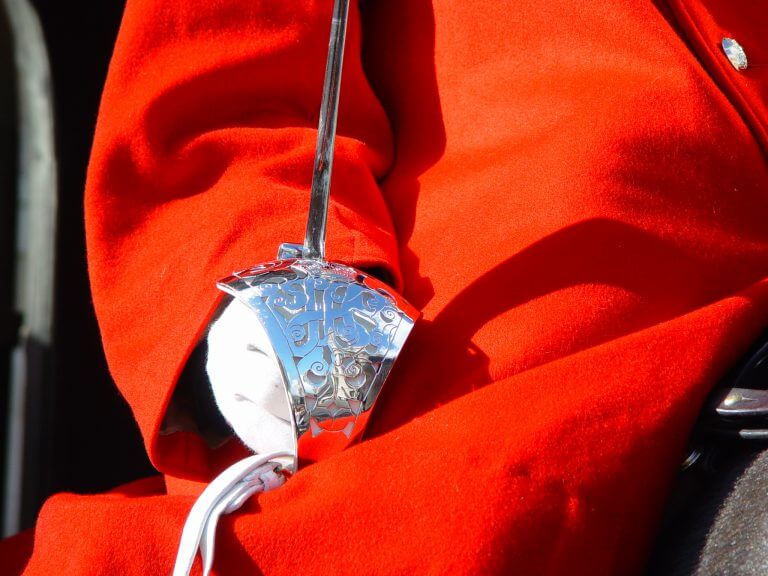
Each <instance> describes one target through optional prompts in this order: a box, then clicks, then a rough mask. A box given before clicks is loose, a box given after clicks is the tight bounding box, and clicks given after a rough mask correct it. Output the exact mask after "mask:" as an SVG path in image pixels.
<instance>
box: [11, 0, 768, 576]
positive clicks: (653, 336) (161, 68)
mask: <svg viewBox="0 0 768 576" xmlns="http://www.w3.org/2000/svg"><path fill="white" fill-rule="evenodd" d="M331 5H332V2H331V1H330V0H323V1H318V0H305V1H289V0H263V1H253V0H227V1H225V0H220V1H215V2H203V1H200V2H190V1H189V0H130V1H129V2H128V5H127V8H126V13H125V17H124V20H123V23H122V27H121V31H120V35H119V39H118V42H117V46H116V48H115V54H114V58H113V60H112V64H111V68H110V72H109V78H108V81H107V85H106V87H105V91H104V97H103V101H102V106H101V111H100V114H99V121H98V128H97V131H96V137H95V142H94V148H93V155H92V158H91V164H90V170H89V175H88V184H87V191H86V194H87V213H86V217H87V236H88V257H89V263H90V271H91V279H92V284H93V296H94V302H95V305H96V310H97V313H98V316H99V320H100V323H101V329H102V333H103V338H104V345H105V348H106V352H107V356H108V359H109V364H110V367H111V370H112V373H113V375H114V378H115V381H116V382H117V385H118V386H119V387H120V389H121V391H122V392H123V394H124V395H125V397H126V398H127V400H128V401H129V402H130V404H131V406H132V408H133V410H134V414H135V416H136V419H137V420H138V422H139V425H140V426H141V430H142V432H143V434H144V438H145V440H146V446H147V450H148V451H149V454H150V457H151V459H152V461H153V463H154V464H155V466H156V467H157V468H158V469H159V470H160V471H161V472H163V473H164V475H165V476H164V479H155V480H148V481H146V482H143V483H138V484H134V485H131V486H129V487H126V488H123V489H120V490H118V491H117V492H115V493H112V494H106V495H99V496H76V495H71V494H61V495H57V496H54V497H52V498H51V499H50V500H49V501H48V502H47V503H46V505H45V507H44V508H43V510H42V512H41V514H40V518H39V520H38V524H37V528H36V531H35V534H34V549H33V550H31V546H32V541H31V536H30V535H25V536H22V537H20V538H17V539H15V540H11V541H10V542H6V543H5V544H4V545H3V546H2V547H0V554H3V555H5V560H3V564H0V571H3V572H4V573H9V574H15V573H17V572H18V571H20V570H21V567H22V566H23V565H24V563H25V562H26V557H27V555H28V554H29V552H30V550H31V559H30V560H29V562H28V564H27V565H26V571H25V572H24V573H25V574H28V575H30V576H32V575H44V574H45V575H48V574H57V575H69V574H121V575H132V574H135V575H139V574H141V575H145V574H167V573H169V571H170V569H171V566H172V563H173V559H174V556H175V552H176V547H177V545H178V541H179V536H180V534H181V528H182V525H183V522H184V519H185V516H186V514H187V512H188V511H189V508H190V507H191V505H192V502H193V501H194V494H195V492H196V490H199V488H200V486H199V485H196V484H193V483H190V482H189V481H188V480H199V481H203V480H207V479H210V478H211V477H212V475H214V474H215V473H216V471H217V470H219V469H221V468H222V467H223V466H225V465H226V464H227V463H229V462H231V461H232V459H233V458H235V457H236V453H237V452H240V451H241V450H240V449H236V448H235V444H234V443H230V444H229V445H228V446H227V447H225V448H224V449H223V450H219V451H211V450H209V449H208V448H206V446H205V444H204V443H203V442H202V440H201V439H199V438H198V437H197V436H195V435H193V434H189V433H177V434H172V435H169V436H160V435H159V434H158V430H159V426H160V423H161V419H162V416H163V414H164V410H165V408H166V405H167V402H168V400H169V397H170V395H171V392H172V390H173V387H174V382H175V380H176V378H177V377H178V374H179V372H180V370H181V369H182V367H183V365H184V363H185V359H186V358H187V356H188V354H189V353H190V351H191V350H192V349H193V347H194V346H195V344H196V342H197V341H198V339H199V338H200V336H201V334H203V333H204V331H205V329H206V326H207V323H208V321H209V318H210V316H211V314H212V311H213V310H214V309H215V307H216V305H217V302H218V298H219V294H218V293H217V290H216V289H215V287H214V281H215V280H216V279H218V278H220V277H222V276H225V275H227V274H229V273H230V272H231V271H233V270H235V269H242V268H245V267H247V266H250V265H252V264H254V263H258V262H261V261H265V260H270V259H273V258H274V256H275V254H276V249H277V246H278V245H279V244H280V243H281V242H284V241H293V242H297V241H300V240H301V238H302V235H303V226H304V221H305V217H306V211H307V206H308V189H309V180H310V175H311V162H312V153H313V149H314V144H315V134H316V133H315V126H316V121H317V111H318V108H319V101H320V90H321V84H322V75H323V69H324V59H325V52H326V47H327V38H328V31H329V22H330V10H331ZM363 12H364V13H363V17H362V26H361V22H360V19H359V14H358V12H357V10H356V9H355V10H354V11H353V13H352V17H351V28H350V36H351V37H350V39H349V42H348V55H347V60H346V68H345V72H344V88H343V94H342V102H341V112H340V122H341V126H340V135H341V136H340V138H339V140H338V144H337V155H336V163H335V172H334V183H333V194H332V201H333V206H332V209H331V214H330V232H329V239H328V255H329V257H331V258H332V259H336V260H340V261H344V262H347V263H351V264H353V265H356V266H358V267H374V266H375V267H382V268H385V269H386V270H388V271H389V272H390V273H391V274H392V276H393V277H394V278H395V279H396V283H397V287H398V288H399V289H400V290H401V291H402V292H403V293H404V295H405V296H406V298H408V299H409V300H410V301H411V302H412V303H413V304H414V305H416V306H417V307H418V308H420V309H421V310H422V312H423V315H424V316H423V320H422V321H420V324H419V325H418V328H417V330H416V332H415V333H414V335H413V336H412V339H411V340H410V341H409V343H408V345H407V347H406V350H405V351H404V353H403V356H402V357H401V358H400V360H399V361H398V365H397V367H396V370H395V372H394V373H393V375H392V377H391V379H390V381H389V383H388V385H387V387H386V388H385V390H384V392H383V397H382V398H381V399H380V403H379V404H378V405H377V409H376V412H375V414H374V420H373V421H372V423H371V426H370V434H369V436H368V439H367V440H366V441H365V442H363V443H362V444H360V445H358V446H356V447H354V448H352V449H349V450H347V451H345V452H343V453H342V454H340V455H338V456H335V457H333V458H331V459H328V460H326V461H323V462H320V463H318V464H315V465H312V466H309V467H307V468H305V469H303V470H302V471H300V472H299V473H298V474H297V475H296V476H295V477H294V478H292V479H291V480H290V481H289V482H288V483H287V484H286V485H285V486H284V487H283V488H281V489H279V490H276V491H274V492H271V493H268V494H265V495H261V496H259V497H258V498H257V499H254V500H253V501H252V502H251V503H249V505H248V506H246V508H245V509H244V510H243V511H241V512H240V513H238V514H236V515H234V516H232V517H227V518H225V519H224V520H223V521H222V523H221V526H220V542H219V545H218V549H217V564H216V568H217V571H218V572H217V573H219V574H243V573H249V574H250V573H263V574H266V575H282V574H285V575H297V574H305V575H312V574H354V575H356V576H362V575H366V574H440V575H442V574H482V573H495V574H516V575H526V574H535V575H541V574H568V575H575V574H584V575H587V574H588V575H590V576H594V575H602V574H637V573H638V572H639V571H640V570H641V569H642V566H643V562H644V559H645V557H646V554H647V552H648V548H649V545H650V542H651V539H652V536H653V534H654V530H655V529H656V527H657V524H658V521H659V517H660V513H661V511H662V508H663V506H664V501H665V497H666V495H667V493H668V489H669V487H670V483H671V481H672V479H673V477H674V475H675V473H676V470H677V469H678V466H679V462H680V460H681V457H682V455H683V451H684V447H685V444H686V439H687V435H688V433H689V431H690V429H691V426H692V423H693V421H694V420H695V418H696V416H697V413H698V411H699V409H700V407H701V404H702V400H703V399H704V397H705V396H706V394H707V392H708V390H709V389H710V388H711V386H712V385H713V383H715V381H716V380H717V379H718V378H719V377H720V376H721V375H722V374H723V372H724V371H725V370H726V368H727V367H728V366H729V365H730V364H731V363H732V362H733V361H734V360H735V358H737V356H738V355H739V354H740V353H741V352H743V351H744V349H745V348H746V347H747V345H748V344H749V343H750V342H751V341H752V340H753V339H754V338H755V337H756V335H757V334H758V332H759V331H760V330H761V329H762V328H764V327H765V326H766V325H767V324H768V283H766V281H765V278H766V276H767V275H768V225H766V222H767V221H768V165H767V164H766V152H767V151H768V108H767V107H766V102H767V101H768V97H767V95H768V65H767V63H768V44H766V43H765V35H764V32H765V30H766V28H767V27H768V13H766V12H765V11H764V9H763V8H762V7H761V3H758V2H751V1H750V0H704V2H702V3H699V2H697V1H696V0H671V1H670V7H669V8H667V7H666V5H664V3H663V2H661V1H659V2H651V1H648V0H625V1H623V2H616V1H609V0H591V1H589V2H584V1H582V0H535V1H533V0H520V1H517V2H501V1H497V2H457V1H455V0H434V1H433V2H429V1H428V0H386V1H383V0H382V1H377V0H371V1H369V2H367V3H365V4H364V10H363ZM361 31H362V33H361ZM723 36H730V37H734V38H736V39H737V40H738V41H739V42H740V43H741V44H742V45H743V46H744V47H745V49H746V51H747V54H748V57H749V59H750V68H748V69H747V70H745V71H737V70H735V69H734V68H733V67H732V66H731V64H730V63H729V62H728V60H727V59H726V58H725V56H724V54H723V53H722V50H721V48H720V40H721V38H722V37H723ZM361 37H362V38H361ZM361 45H362V48H361Z"/></svg>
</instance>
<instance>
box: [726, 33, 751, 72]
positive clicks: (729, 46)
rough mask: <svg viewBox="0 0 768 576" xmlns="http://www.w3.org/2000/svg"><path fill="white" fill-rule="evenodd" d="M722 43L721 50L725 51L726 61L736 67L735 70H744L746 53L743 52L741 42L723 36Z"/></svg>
mask: <svg viewBox="0 0 768 576" xmlns="http://www.w3.org/2000/svg"><path fill="white" fill-rule="evenodd" d="M722 45H723V52H725V55H726V56H727V57H728V61H729V62H730V63H731V64H732V65H733V67H734V68H736V70H746V69H747V66H748V63H747V53H746V52H744V48H742V47H741V44H739V43H738V42H736V40H734V39H733V38H723V41H722Z"/></svg>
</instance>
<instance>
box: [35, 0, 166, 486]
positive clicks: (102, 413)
mask: <svg viewBox="0 0 768 576" xmlns="http://www.w3.org/2000/svg"><path fill="white" fill-rule="evenodd" d="M32 4H33V5H34V6H35V8H36V9H37V11H38V14H39V16H40V19H41V22H42V25H43V30H44V34H45V38H46V41H47V44H48V52H49V56H50V60H51V68H52V78H53V93H54V98H55V121H56V151H57V156H58V177H59V215H58V238H57V255H56V260H57V265H56V295H55V299H56V300H55V319H54V348H53V351H52V374H51V382H52V387H53V391H52V393H51V396H50V397H45V398H42V399H41V401H42V402H45V403H49V406H50V409H48V410H46V412H47V414H48V416H47V417H46V420H47V421H46V422H45V423H44V426H43V429H42V433H41V437H40V438H39V439H37V440H38V441H39V442H40V445H41V450H42V451H41V455H42V461H41V473H40V475H39V479H38V489H37V492H38V498H37V499H38V500H39V499H40V498H42V497H45V496H47V495H49V494H51V493H53V492H58V491H62V490H67V491H75V492H86V493H87V492H96V491H102V490H105V489H109V488H111V487H113V486H116V485H118V484H121V483H123V482H126V481H129V480H132V479H135V478H138V477H142V476H147V475H149V474H151V473H152V472H153V469H152V468H151V466H150V465H149V462H148V460H147V457H146V454H145V452H144V448H143V445H142V441H141V437H140V435H139V431H138V427H137V426H136V424H135V422H134V420H133V417H132V415H131V413H130V410H129V408H128V406H127V404H126V403H125V402H124V401H123V399H122V397H121V396H120V395H119V393H118V392H117V389H116V388H115V386H114V384H113V382H112V379H111V377H110V375H109V372H108V369H107V366H106V361H105V359H104V353H103V351H102V348H101V340H100V336H99V332H98V328H97V325H96V319H95V316H94V312H93V306H92V302H91V296H90V289H89V284H88V276H87V267H86V253H85V238H84V224H83V190H84V185H85V174H86V167H87V163H88V156H89V153H90V148H91V142H92V138H93V132H94V127H95V124H96V116H97V112H98V105H99V99H100V96H101V90H102V87H103V85H104V81H105V78H106V74H107V67H108V64H109V59H110V56H111V54H112V48H113V45H114V42H115V38H116V36H117V31H118V28H119V25H120V18H121V16H122V11H123V6H124V2H121V1H119V0H113V1H107V2H93V3H88V4H87V5H83V4H80V5H79V6H76V5H73V4H71V3H68V2H61V0H33V1H32Z"/></svg>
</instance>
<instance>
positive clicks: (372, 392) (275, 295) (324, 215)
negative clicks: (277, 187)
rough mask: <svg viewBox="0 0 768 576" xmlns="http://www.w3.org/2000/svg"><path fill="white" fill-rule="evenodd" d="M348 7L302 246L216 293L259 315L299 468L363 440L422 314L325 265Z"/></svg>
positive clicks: (330, 66) (341, 15)
mask: <svg viewBox="0 0 768 576" xmlns="http://www.w3.org/2000/svg"><path fill="white" fill-rule="evenodd" d="M348 12H349V0H336V1H335V4H334V14H333V21H332V25H331V41H330V45H329V50H328V61H327V67H326V73H325V84H324V87H323V100H322V105H321V110H320V123H319V127H318V138H317V151H316V155H315V164H314V172H313V178H312V191H311V198H310V207H309V218H308V221H307V231H306V236H305V239H304V244H303V245H299V244H283V245H282V246H281V247H280V250H279V252H278V258H279V259H278V260H277V261H274V262H269V263H265V264H260V265H258V266H254V267H253V268H250V269H248V270H243V271H241V272H236V273H235V274H233V275H232V276H230V277H228V278H224V279H222V280H221V281H220V282H219V283H218V287H219V288H220V289H221V290H223V291H224V292H226V293H228V294H230V295H231V296H233V297H234V298H237V299H238V300H240V301H241V302H243V303H244V304H246V305H247V306H248V307H249V308H250V309H251V310H253V311H254V312H255V313H256V315H257V317H258V318H259V321H260V323H261V324H262V326H263V327H264V330H265V331H266V333H267V334H268V336H269V338H270V342H271V344H272V347H273V349H274V352H275V356H276V358H277V360H278V363H279V364H280V368H281V371H282V375H283V381H284V383H285V387H286V393H287V397H288V401H289V403H290V406H291V419H292V424H293V430H294V438H295V443H294V447H293V448H294V450H293V452H294V455H295V458H294V462H293V465H292V466H291V465H288V466H287V467H288V468H289V469H292V470H293V471H295V470H296V468H297V467H298V462H299V458H301V460H302V461H304V460H309V461H316V460H319V459H321V458H324V457H326V456H328V455H330V454H333V453H335V452H337V451H339V450H342V449H343V448H345V447H346V446H348V445H349V444H350V443H352V442H355V441H356V440H358V439H359V438H360V436H361V435H362V433H363V431H364V429H365V426H366V424H367V422H368V418H369V416H370V413H371V409H372V408H373V406H374V403H375V402H376V398H377V397H378V395H379V392H380V391H381V388H382V386H383V384H384V381H385V380H386V378H387V376H388V375H389V372H390V370H391V368H392V365H393V364H394V362H395V360H396V358H397V356H398V354H399V353H400V350H401V349H402V347H403V345H404V343H405V341H406V339H407V338H408V335H409V334H410V332H411V329H412V328H413V325H414V322H415V321H416V319H417V318H418V316H419V313H418V312H417V311H416V310H415V309H414V308H413V307H412V306H410V305H409V304H408V303H407V302H406V301H405V300H404V299H403V298H402V297H400V296H399V295H398V294H397V293H396V292H395V291H394V290H392V288H390V287H389V286H387V285H386V284H384V283H382V282H381V281H379V280H377V279H376V278H373V277H371V276H369V275H368V274H366V273H364V272H361V271H360V270H356V269H354V268H350V267H349V266H346V265H344V264H340V263H336V262H328V261H326V260H325V237H326V223H327V219H328V203H329V197H330V179H331V168H332V165H333V147H334V139H335V135H336V122H337V116H338V104H339V88H340V85H341V70H342V63H343V54H344V43H345V37H346V24H347V16H348Z"/></svg>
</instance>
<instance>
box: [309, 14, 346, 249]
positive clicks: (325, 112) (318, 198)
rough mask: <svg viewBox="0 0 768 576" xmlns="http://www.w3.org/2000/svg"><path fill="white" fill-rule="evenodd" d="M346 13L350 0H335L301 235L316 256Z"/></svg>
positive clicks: (322, 242)
mask: <svg viewBox="0 0 768 576" xmlns="http://www.w3.org/2000/svg"><path fill="white" fill-rule="evenodd" d="M348 14H349V0H336V2H335V4H334V7H333V20H332V21H331V40H330V44H329V46H328V61H327V63H326V68H325V84H324V86H323V101H322V104H321V105H320V124H319V126H318V129H317V150H316V152H315V167H314V170H313V172H312V193H311V195H310V200H309V219H308V220H307V232H306V235H305V237H304V256H305V257H307V258H316V259H318V260H323V259H325V233H326V230H325V228H326V224H327V221H328V202H329V198H330V188H331V169H332V168H333V145H334V142H335V140H336V120H337V118H338V113H339V92H340V88H341V70H342V65H343V63H344V44H345V40H346V36H347V16H348Z"/></svg>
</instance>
